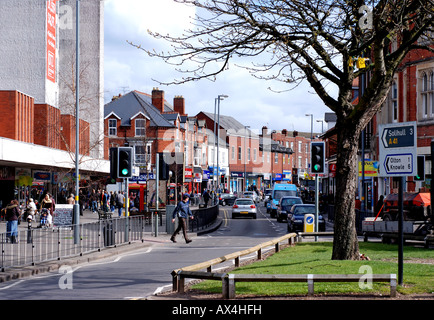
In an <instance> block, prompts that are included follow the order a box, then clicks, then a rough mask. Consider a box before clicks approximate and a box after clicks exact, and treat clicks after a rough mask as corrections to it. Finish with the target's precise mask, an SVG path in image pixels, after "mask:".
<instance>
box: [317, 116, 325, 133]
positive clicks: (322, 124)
mask: <svg viewBox="0 0 434 320" xmlns="http://www.w3.org/2000/svg"><path fill="white" fill-rule="evenodd" d="M316 122H321V133H324V120H322V119H318V120H316Z"/></svg>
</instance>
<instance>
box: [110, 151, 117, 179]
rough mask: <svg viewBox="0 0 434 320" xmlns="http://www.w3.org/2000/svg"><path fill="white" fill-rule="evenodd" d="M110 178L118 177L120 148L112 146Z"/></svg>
mask: <svg viewBox="0 0 434 320" xmlns="http://www.w3.org/2000/svg"><path fill="white" fill-rule="evenodd" d="M110 178H111V179H117V178H118V148H110Z"/></svg>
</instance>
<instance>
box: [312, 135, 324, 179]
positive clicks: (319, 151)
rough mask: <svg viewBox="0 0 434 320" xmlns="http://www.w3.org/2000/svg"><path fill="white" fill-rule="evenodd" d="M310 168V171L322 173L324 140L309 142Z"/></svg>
mask: <svg viewBox="0 0 434 320" xmlns="http://www.w3.org/2000/svg"><path fill="white" fill-rule="evenodd" d="M310 145H311V151H310V154H311V161H310V166H311V167H310V169H311V172H312V173H324V165H325V159H324V158H325V152H324V142H311V144H310Z"/></svg>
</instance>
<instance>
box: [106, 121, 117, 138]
mask: <svg viewBox="0 0 434 320" xmlns="http://www.w3.org/2000/svg"><path fill="white" fill-rule="evenodd" d="M108 134H109V136H117V135H118V121H117V120H116V119H109V121H108Z"/></svg>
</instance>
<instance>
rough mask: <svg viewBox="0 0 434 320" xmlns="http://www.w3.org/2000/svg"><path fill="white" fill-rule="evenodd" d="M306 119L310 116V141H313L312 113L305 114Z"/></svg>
mask: <svg viewBox="0 0 434 320" xmlns="http://www.w3.org/2000/svg"><path fill="white" fill-rule="evenodd" d="M305 116H306V117H309V116H310V140H312V139H313V131H312V130H313V114H312V113H306V114H305Z"/></svg>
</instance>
